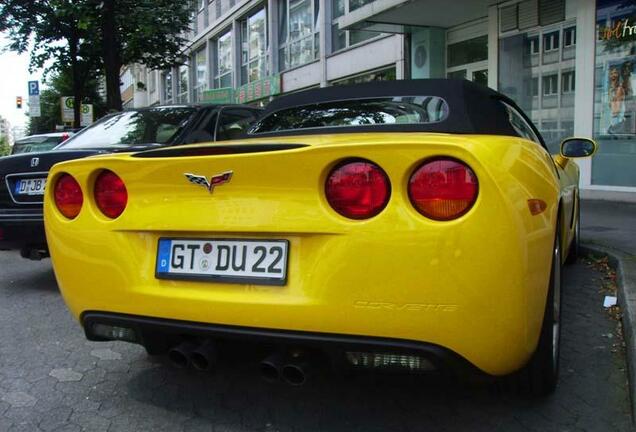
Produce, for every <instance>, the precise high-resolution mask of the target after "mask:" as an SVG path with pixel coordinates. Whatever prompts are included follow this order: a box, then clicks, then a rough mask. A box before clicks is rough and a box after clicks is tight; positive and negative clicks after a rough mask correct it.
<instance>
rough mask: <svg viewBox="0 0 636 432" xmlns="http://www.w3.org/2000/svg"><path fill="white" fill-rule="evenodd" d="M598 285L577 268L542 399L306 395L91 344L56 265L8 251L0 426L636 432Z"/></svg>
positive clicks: (345, 388) (333, 380)
mask: <svg viewBox="0 0 636 432" xmlns="http://www.w3.org/2000/svg"><path fill="white" fill-rule="evenodd" d="M78 271H82V270H81V269H78ZM600 278H601V275H600V274H599V273H597V272H596V271H594V270H592V269H591V268H589V267H588V266H586V265H585V264H583V263H580V262H579V263H578V264H576V265H574V266H570V267H567V269H566V273H565V282H566V286H565V288H564V295H565V299H564V311H563V319H564V333H563V345H562V376H561V382H560V385H559V388H558V390H557V392H556V394H555V395H554V396H552V397H550V398H547V399H543V400H532V399H524V398H521V397H518V396H515V395H514V394H513V393H511V392H509V391H507V390H505V389H503V390H502V389H500V388H499V387H496V386H493V385H488V386H474V385H462V384H456V383H453V382H451V381H449V380H448V379H445V378H443V377H439V376H433V377H396V376H382V377H371V376H354V377H347V378H344V379H343V378H341V377H337V376H324V377H321V378H320V379H318V380H316V381H314V382H311V383H308V384H307V385H305V386H303V387H299V388H296V387H289V386H286V385H283V384H269V383H266V382H264V381H262V380H261V379H260V378H259V376H258V373H257V371H256V367H255V365H253V364H251V363H246V364H238V365H234V367H232V368H229V369H228V368H226V369H223V370H221V371H217V372H216V373H215V374H207V373H200V372H195V371H190V370H178V369H173V368H172V367H171V366H169V365H167V364H164V362H162V361H159V360H157V359H153V360H151V359H149V358H148V357H147V355H146V354H145V351H144V350H143V349H142V348H140V347H137V346H135V345H130V344H125V343H119V342H117V343H92V342H87V341H85V340H84V336H83V332H82V331H81V329H80V327H79V325H78V324H77V323H75V322H74V320H73V319H72V318H71V316H70V315H69V313H68V312H67V310H66V307H65V305H64V302H63V300H62V298H61V296H60V294H59V292H58V290H57V286H56V283H55V278H54V275H53V271H52V270H51V266H50V262H49V261H42V262H29V261H26V260H23V259H21V258H19V257H18V255H17V254H16V253H10V252H0V431H2V432H4V431H7V432H9V431H28V432H33V431H40V430H41V431H79V430H86V431H91V432H93V431H145V430H148V431H171V432H172V431H264V432H265V431H293V430H295V431H317V430H321V431H364V432H371V431H401V430H404V431H506V432H511V431H512V432H514V431H627V430H631V423H630V416H629V403H628V402H629V400H628V398H629V396H628V394H627V386H626V374H625V371H624V369H625V360H624V357H623V353H622V352H621V350H620V349H618V350H617V349H616V347H615V346H614V345H615V344H616V342H617V341H618V340H619V338H618V337H617V336H616V334H615V329H616V323H615V322H614V321H612V320H611V319H609V317H608V315H607V313H606V312H605V311H604V310H603V307H602V300H603V295H604V294H603V293H601V292H600V291H599V287H600V282H599V280H600ZM619 345H620V344H619Z"/></svg>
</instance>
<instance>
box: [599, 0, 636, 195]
mask: <svg viewBox="0 0 636 432" xmlns="http://www.w3.org/2000/svg"><path fill="white" fill-rule="evenodd" d="M597 6H598V8H597V11H596V22H597V23H598V36H599V40H598V41H597V43H596V71H597V72H596V73H597V84H598V85H597V86H596V89H595V95H594V116H595V118H597V119H598V121H597V122H595V127H594V138H595V139H596V140H597V141H598V143H599V148H598V151H597V153H596V155H595V156H594V158H593V159H592V183H593V184H598V185H611V186H632V187H633V186H636V169H634V167H636V94H635V90H636V33H632V32H630V29H632V26H634V24H636V3H634V2H633V1H632V2H626V1H619V0H607V1H603V2H597ZM630 33H631V34H630ZM623 34H625V35H626V36H625V37H623ZM599 76H600V78H599Z"/></svg>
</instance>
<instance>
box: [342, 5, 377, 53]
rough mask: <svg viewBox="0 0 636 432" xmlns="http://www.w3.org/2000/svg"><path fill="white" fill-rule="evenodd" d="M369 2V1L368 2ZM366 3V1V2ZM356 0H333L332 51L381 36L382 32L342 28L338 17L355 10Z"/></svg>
mask: <svg viewBox="0 0 636 432" xmlns="http://www.w3.org/2000/svg"><path fill="white" fill-rule="evenodd" d="M367 3H368V2H367ZM365 4H366V3H365ZM354 6H355V5H354V0H332V11H333V22H332V26H331V51H332V52H336V51H338V50H341V49H343V48H347V47H349V46H352V45H356V44H359V43H361V42H364V41H367V40H369V39H373V38H374V37H378V36H381V35H382V33H378V32H370V31H362V30H340V28H339V27H338V19H337V18H338V17H341V16H343V15H345V14H347V13H349V12H350V11H352V10H354V9H352V7H354Z"/></svg>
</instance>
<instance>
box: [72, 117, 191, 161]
mask: <svg viewBox="0 0 636 432" xmlns="http://www.w3.org/2000/svg"><path fill="white" fill-rule="evenodd" d="M195 111H196V110H195V109H194V108H191V107H178V108H176V107H170V108H166V107H162V108H150V109H142V110H137V111H125V112H120V113H117V114H114V115H111V116H108V117H104V118H103V119H102V120H100V121H98V122H97V123H93V124H92V125H91V126H89V127H87V128H86V129H84V130H82V131H81V132H80V133H79V134H77V135H75V136H74V137H73V139H70V140H68V141H66V142H64V143H62V144H61V145H60V148H63V149H67V150H68V149H80V148H128V147H132V146H143V145H146V144H166V143H169V142H170V140H171V139H173V138H175V137H176V136H177V134H178V133H179V132H180V131H181V130H182V129H183V127H184V126H185V125H186V124H187V122H188V121H189V119H190V118H191V117H192V115H193V114H194V112H195Z"/></svg>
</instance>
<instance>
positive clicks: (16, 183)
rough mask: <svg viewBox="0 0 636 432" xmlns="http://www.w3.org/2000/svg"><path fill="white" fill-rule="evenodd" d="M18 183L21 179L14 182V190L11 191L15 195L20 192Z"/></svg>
mask: <svg viewBox="0 0 636 432" xmlns="http://www.w3.org/2000/svg"><path fill="white" fill-rule="evenodd" d="M20 183H22V180H18V181H17V182H15V192H13V193H14V194H16V195H18V194H19V193H20Z"/></svg>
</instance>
